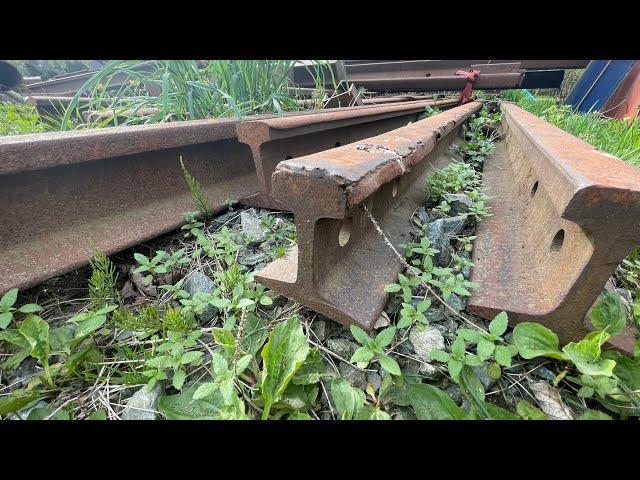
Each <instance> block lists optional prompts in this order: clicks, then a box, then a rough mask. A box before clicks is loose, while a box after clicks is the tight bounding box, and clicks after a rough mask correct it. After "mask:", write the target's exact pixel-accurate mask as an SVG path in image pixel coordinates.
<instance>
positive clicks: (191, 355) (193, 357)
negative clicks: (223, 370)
mask: <svg viewBox="0 0 640 480" xmlns="http://www.w3.org/2000/svg"><path fill="white" fill-rule="evenodd" d="M203 355H204V353H203V352H199V351H197V350H192V351H191V352H187V353H185V354H184V355H182V358H181V359H180V364H181V365H189V364H193V363H195V362H197V361H198V360H200V359H201V358H202V356H203Z"/></svg>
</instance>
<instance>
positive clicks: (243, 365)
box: [235, 354, 253, 376]
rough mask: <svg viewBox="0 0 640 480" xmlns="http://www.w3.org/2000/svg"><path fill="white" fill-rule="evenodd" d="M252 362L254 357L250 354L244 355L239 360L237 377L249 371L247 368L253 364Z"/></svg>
mask: <svg viewBox="0 0 640 480" xmlns="http://www.w3.org/2000/svg"><path fill="white" fill-rule="evenodd" d="M251 360H253V356H251V355H249V354H247V355H244V356H242V357H240V358H239V359H238V361H237V363H236V371H235V374H236V376H238V375H241V374H242V373H243V372H244V371H245V370H246V369H247V367H248V366H249V364H250V363H251Z"/></svg>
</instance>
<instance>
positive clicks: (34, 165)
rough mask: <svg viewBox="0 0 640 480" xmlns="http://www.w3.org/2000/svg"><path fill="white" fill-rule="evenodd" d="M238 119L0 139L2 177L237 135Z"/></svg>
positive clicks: (52, 133)
mask: <svg viewBox="0 0 640 480" xmlns="http://www.w3.org/2000/svg"><path fill="white" fill-rule="evenodd" d="M237 123H238V119H210V120H193V121H185V122H171V123H159V124H153V125H131V126H121V127H109V128H100V129H87V130H76V131H68V132H49V133H35V134H27V135H11V136H7V137H1V138H0V175H4V174H11V173H19V172H25V171H30V170H40V169H44V168H51V167H59V166H64V165H72V164H76V163H83V162H90V161H93V160H101V159H104V158H112V157H122V156H125V155H134V154H137V153H142V152H153V151H158V150H165V149H169V148H178V147H183V146H186V145H196V144H201V143H210V142H216V141H220V140H227V139H232V138H235V136H236V131H235V126H236V124H237Z"/></svg>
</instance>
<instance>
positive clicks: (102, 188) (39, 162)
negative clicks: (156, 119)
mask: <svg viewBox="0 0 640 480" xmlns="http://www.w3.org/2000/svg"><path fill="white" fill-rule="evenodd" d="M236 123H237V120H204V121H193V122H176V123H170V124H160V125H143V126H131V127H113V128H105V129H96V130H84V131H74V132H62V133H45V134H35V135H19V136H10V137H4V138H0V204H1V205H2V207H3V212H4V213H3V219H2V227H1V228H0V250H2V252H3V254H2V261H1V262H0V292H4V291H6V290H8V289H10V288H13V287H18V288H25V287H28V286H32V285H35V284H37V283H39V282H40V281H42V280H45V279H47V278H49V277H52V276H55V275H58V274H61V273H64V272H66V271H69V270H71V269H73V268H76V267H79V266H81V265H83V264H86V263H87V261H88V259H89V257H90V255H91V254H92V252H95V251H96V250H101V251H103V252H106V253H107V254H111V253H114V252H116V251H119V250H123V249H125V248H128V247H130V246H133V245H135V244H137V243H139V242H141V241H144V240H147V239H149V238H153V237H156V236H158V235H161V234H163V233H166V232H168V231H171V230H173V229H175V228H178V227H179V226H180V225H181V224H182V223H183V221H184V220H183V213H184V212H185V211H187V210H192V209H193V206H192V201H191V194H190V192H189V189H188V188H187V185H186V183H185V179H184V176H183V174H182V171H181V169H180V164H179V157H180V155H182V156H183V159H184V162H185V164H186V166H187V168H188V169H189V171H190V173H191V174H192V175H193V176H194V177H196V178H197V179H198V180H199V181H200V182H201V183H202V184H203V186H204V189H205V192H206V194H207V196H208V198H209V199H210V201H211V203H212V204H213V205H215V206H217V207H220V208H221V207H222V205H223V203H224V201H225V200H226V199H228V198H230V199H234V198H239V197H241V196H246V195H250V194H252V193H254V192H256V191H257V189H258V186H257V181H256V177H255V170H254V168H253V159H252V156H251V151H250V150H249V148H248V147H247V146H246V145H244V144H241V143H238V141H237V139H236V136H235V124H236Z"/></svg>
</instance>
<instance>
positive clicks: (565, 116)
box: [502, 90, 640, 167]
mask: <svg viewBox="0 0 640 480" xmlns="http://www.w3.org/2000/svg"><path fill="white" fill-rule="evenodd" d="M502 97H503V98H504V99H505V100H509V101H512V102H514V103H516V104H517V105H519V106H520V107H522V108H524V109H525V110H528V111H529V112H531V113H533V114H534V115H537V116H538V117H540V118H542V119H544V120H546V121H547V122H549V123H552V124H554V125H556V126H557V127H559V128H561V129H563V130H565V131H567V132H569V133H571V134H572V135H575V136H576V137H578V138H580V139H582V140H584V141H585V142H588V143H590V144H591V145H593V146H594V147H597V148H600V149H601V150H604V151H605V152H607V153H610V154H611V155H615V156H617V157H619V158H621V159H622V160H625V161H626V162H628V163H630V164H631V165H634V166H636V167H640V118H635V119H634V120H633V121H632V122H629V123H628V122H626V121H624V120H617V119H612V118H607V117H605V116H604V115H602V114H601V113H599V112H589V113H577V112H574V111H572V110H571V107H570V106H569V105H560V104H559V100H558V99H557V98H553V97H534V96H533V95H531V94H530V93H529V92H527V91H524V90H511V91H508V92H504V93H503V94H502Z"/></svg>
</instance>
